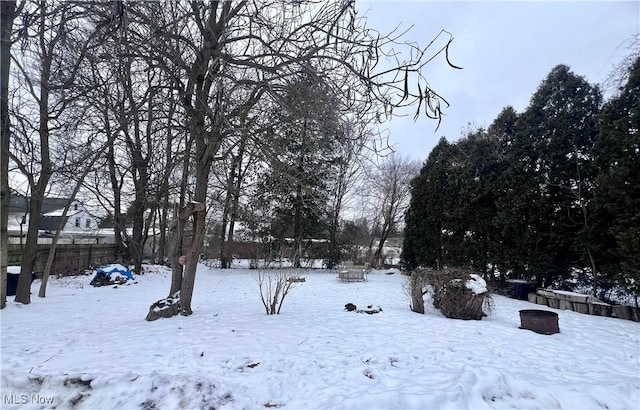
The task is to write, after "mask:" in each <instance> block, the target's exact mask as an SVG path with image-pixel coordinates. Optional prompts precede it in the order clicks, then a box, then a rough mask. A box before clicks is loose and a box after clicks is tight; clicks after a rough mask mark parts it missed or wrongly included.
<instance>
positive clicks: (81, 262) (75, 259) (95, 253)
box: [7, 244, 116, 274]
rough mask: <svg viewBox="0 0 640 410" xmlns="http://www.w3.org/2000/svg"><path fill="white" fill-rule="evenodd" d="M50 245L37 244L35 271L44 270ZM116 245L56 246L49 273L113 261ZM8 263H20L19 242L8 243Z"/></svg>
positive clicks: (65, 271) (71, 270)
mask: <svg viewBox="0 0 640 410" xmlns="http://www.w3.org/2000/svg"><path fill="white" fill-rule="evenodd" d="M50 248H51V245H48V244H38V251H37V252H38V253H37V257H36V265H35V267H34V269H33V271H34V272H35V273H42V272H44V267H45V264H46V263H47V257H48V256H49V249H50ZM115 255H116V247H115V245H113V244H86V245H85V244H83V245H78V244H75V245H71V244H61V245H58V246H56V254H55V257H54V259H53V265H52V266H51V273H62V274H64V273H72V272H76V271H79V270H84V269H88V268H89V267H90V266H91V265H103V264H106V263H112V262H115V259H116V257H115ZM7 257H8V262H9V263H8V264H9V265H20V259H21V257H22V250H21V246H20V245H19V244H9V252H8V255H7Z"/></svg>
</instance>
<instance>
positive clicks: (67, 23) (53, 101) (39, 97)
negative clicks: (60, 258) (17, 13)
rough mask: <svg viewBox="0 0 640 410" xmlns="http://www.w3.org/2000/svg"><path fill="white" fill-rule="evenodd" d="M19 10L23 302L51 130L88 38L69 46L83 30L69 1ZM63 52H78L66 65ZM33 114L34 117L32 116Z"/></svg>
mask: <svg viewBox="0 0 640 410" xmlns="http://www.w3.org/2000/svg"><path fill="white" fill-rule="evenodd" d="M22 13H23V24H24V27H23V28H22V30H21V36H22V38H21V40H22V42H23V47H25V48H27V49H29V51H30V53H22V54H21V57H22V58H17V56H15V55H14V56H12V60H13V62H14V63H15V65H16V67H17V70H18V73H19V74H18V75H17V81H18V82H19V83H20V84H21V88H20V91H19V93H18V94H16V95H15V96H14V104H18V105H19V110H18V107H15V108H16V109H15V110H14V116H15V118H16V121H17V122H18V124H17V127H16V128H14V132H13V133H12V134H13V137H14V138H13V139H12V149H11V150H10V156H11V159H12V160H13V161H14V162H15V163H16V165H17V167H18V169H19V170H20V172H21V173H22V174H23V175H24V176H25V177H26V179H27V180H28V183H29V189H30V200H29V228H28V231H27V240H26V244H25V247H24V249H23V253H22V260H21V267H20V277H19V279H18V287H17V290H16V301H17V302H21V303H25V304H27V303H30V301H31V297H30V288H31V274H32V271H33V267H34V264H35V258H36V247H37V241H38V229H39V225H40V211H41V208H42V203H43V200H44V198H45V195H46V192H47V189H48V187H49V181H50V178H51V176H52V175H53V172H54V167H53V164H52V161H51V149H50V146H51V133H52V132H60V130H62V129H63V128H64V125H65V124H63V122H61V121H60V120H61V116H62V115H63V113H64V112H65V110H66V109H67V108H68V106H69V105H70V104H71V103H72V102H73V101H74V100H75V99H76V98H77V96H76V95H74V94H73V93H72V92H71V93H69V90H70V87H71V85H72V84H73V78H74V77H75V74H76V72H77V71H76V69H77V66H78V61H79V60H80V59H81V56H82V55H83V53H85V52H86V44H87V43H85V47H84V48H82V47H81V49H80V50H78V49H75V50H74V51H72V50H71V49H70V47H74V48H75V46H76V45H77V43H76V44H74V41H72V36H71V33H72V32H76V34H81V33H82V30H79V29H78V21H77V18H78V16H77V15H75V14H74V13H73V5H71V4H70V3H57V4H54V5H53V7H49V6H48V4H47V3H46V2H40V3H39V4H37V5H32V7H26V8H25V9H24V10H23V11H22ZM76 29H78V30H76ZM63 53H65V54H66V56H67V57H68V56H69V55H75V56H77V58H76V60H72V64H71V65H70V66H66V65H65V62H63V60H62V57H61V56H62V54H63ZM34 57H35V61H36V65H35V67H34V66H33V62H34V60H33V58H34ZM65 61H66V60H65ZM63 68H64V71H67V69H68V72H67V73H66V74H67V76H66V77H65V76H61V71H62V70H63ZM16 98H18V99H19V100H16ZM31 118H36V119H37V121H36V122H32V121H31ZM67 125H69V126H72V125H71V124H67ZM66 132H68V133H69V134H71V133H72V131H71V128H67V129H66Z"/></svg>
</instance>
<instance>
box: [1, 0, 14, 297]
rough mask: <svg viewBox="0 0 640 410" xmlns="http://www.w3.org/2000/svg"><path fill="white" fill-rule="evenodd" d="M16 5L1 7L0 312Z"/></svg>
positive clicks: (4, 288)
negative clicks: (11, 67) (10, 85)
mask: <svg viewBox="0 0 640 410" xmlns="http://www.w3.org/2000/svg"><path fill="white" fill-rule="evenodd" d="M16 14H17V13H16V2H15V1H3V2H1V3H0V30H1V32H2V45H1V47H2V49H1V52H0V111H1V117H2V118H1V122H2V130H1V131H0V132H2V138H1V141H2V142H1V146H0V155H1V156H0V196H1V199H2V208H1V209H0V288H1V289H2V295H1V296H0V309H4V307H5V306H6V303H7V253H8V249H7V244H8V241H9V237H8V232H7V225H8V216H9V215H8V214H9V210H8V207H9V199H10V195H11V192H10V189H9V134H10V124H9V68H10V64H11V29H12V27H13V20H14V18H15V16H16Z"/></svg>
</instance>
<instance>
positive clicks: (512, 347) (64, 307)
mask: <svg viewBox="0 0 640 410" xmlns="http://www.w3.org/2000/svg"><path fill="white" fill-rule="evenodd" d="M153 270H154V271H153V272H150V273H147V274H145V275H141V276H137V277H136V282H137V283H135V284H131V285H128V286H127V285H125V286H118V287H117V288H113V287H101V288H93V287H91V286H89V282H90V280H91V278H92V276H84V277H74V278H61V279H53V278H52V279H51V280H50V287H49V289H48V292H47V294H48V296H47V298H46V299H40V298H38V297H37V296H36V295H37V290H38V287H39V285H40V284H39V281H36V282H34V284H33V299H32V303H31V304H30V305H28V306H21V305H19V304H15V303H14V302H13V301H12V299H13V298H10V302H9V303H8V306H7V308H6V309H4V310H2V311H1V312H0V318H1V320H2V323H1V329H2V361H1V365H2V378H1V385H0V386H1V390H2V404H1V406H0V407H2V408H3V409H5V408H7V409H11V408H19V409H31V408H54V407H55V408H58V409H67V408H71V407H74V408H82V409H200V408H202V409H208V408H218V409H264V408H287V409H489V408H516V409H552V408H555V409H596V408H603V409H604V408H607V409H638V408H640V324H638V323H634V322H631V321H624V320H619V319H614V318H604V317H594V316H589V315H584V314H579V313H575V312H570V311H557V312H558V314H559V326H560V333H559V334H555V335H550V336H545V335H539V334H537V333H534V332H531V331H529V330H522V329H519V325H520V319H519V314H518V311H519V310H520V309H532V308H533V309H539V308H541V307H540V306H537V305H531V304H529V303H527V302H523V301H518V300H512V299H508V298H505V297H501V296H495V297H494V302H495V310H494V313H493V314H492V315H491V316H489V317H488V318H484V319H483V320H482V321H460V320H451V319H446V318H444V317H442V316H441V315H440V314H439V313H438V312H435V311H434V310H433V309H429V310H428V313H427V314H425V315H420V314H417V313H413V312H411V311H410V310H409V300H408V298H407V297H406V296H405V293H404V291H403V286H404V283H405V281H406V278H405V277H403V276H401V275H399V274H394V275H386V274H385V273H384V272H374V273H373V274H371V275H369V281H368V282H358V283H339V282H338V281H337V280H336V275H335V273H332V272H330V271H323V270H315V271H305V272H303V274H302V276H305V277H306V282H304V283H300V284H299V285H298V286H297V287H296V288H295V289H293V290H292V292H291V294H290V295H289V296H288V297H287V299H286V300H285V302H284V305H283V308H282V312H281V314H280V315H275V316H267V315H266V314H265V312H264V308H263V306H262V303H261V301H260V297H259V294H258V286H257V283H256V278H255V271H250V270H247V269H233V270H228V271H222V270H216V269H210V268H207V267H205V266H200V267H199V270H198V276H197V279H196V289H195V293H194V298H193V308H194V314H193V315H192V316H190V317H174V318H171V319H161V320H158V321H155V322H145V321H144V317H145V316H146V314H147V311H148V308H149V305H150V304H151V303H152V302H154V301H156V300H158V299H160V298H162V297H165V296H166V295H167V293H168V291H169V283H170V272H169V271H168V270H163V269H160V268H155V269H153ZM348 302H351V303H354V304H356V305H357V306H358V308H365V307H366V306H367V305H369V304H372V305H379V306H381V307H382V309H383V312H381V313H379V314H374V315H367V314H361V313H355V312H347V311H345V310H344V305H345V304H346V303H348ZM543 309H548V310H553V309H550V308H544V307H543Z"/></svg>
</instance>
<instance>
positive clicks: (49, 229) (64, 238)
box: [8, 196, 113, 243]
mask: <svg viewBox="0 0 640 410" xmlns="http://www.w3.org/2000/svg"><path fill="white" fill-rule="evenodd" d="M68 202H69V199H68V198H45V199H44V200H43V202H42V210H41V218H40V226H39V229H38V231H39V235H38V236H39V239H38V243H50V242H51V238H53V236H54V235H55V233H56V231H57V230H58V229H59V227H60V225H61V222H62V223H63V225H62V226H63V228H62V230H61V232H60V240H59V243H113V230H106V231H105V230H100V229H98V223H99V221H98V218H96V217H95V216H94V215H92V214H91V213H90V212H89V211H88V210H87V209H86V208H85V206H84V205H83V204H82V203H81V202H80V201H76V200H74V201H73V202H72V203H71V206H70V207H69V210H68V212H67V215H66V216H64V217H63V212H64V208H65V206H66V205H67V203H68ZM29 204H30V198H29V197H24V196H13V197H11V199H10V202H9V215H8V216H9V221H8V222H9V223H8V234H9V241H10V242H11V243H20V242H21V241H23V240H24V239H23V237H25V236H26V235H27V230H28V228H29Z"/></svg>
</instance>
